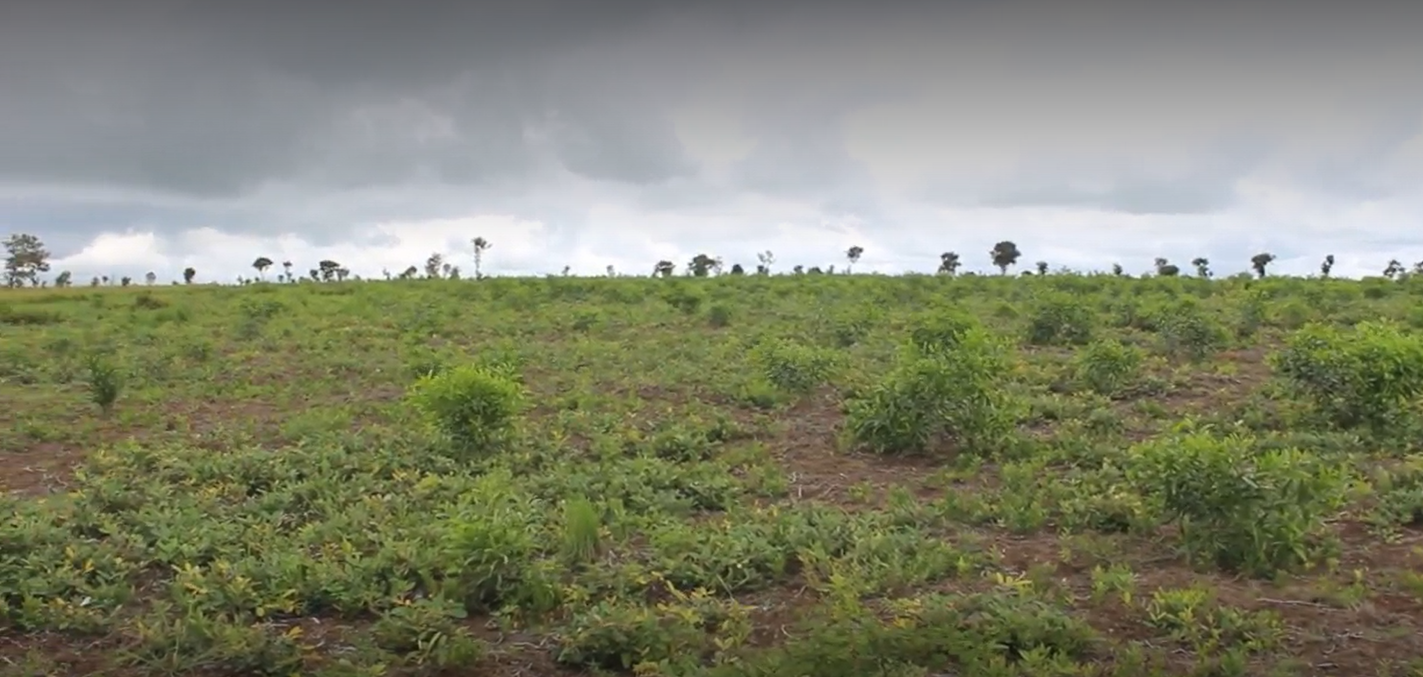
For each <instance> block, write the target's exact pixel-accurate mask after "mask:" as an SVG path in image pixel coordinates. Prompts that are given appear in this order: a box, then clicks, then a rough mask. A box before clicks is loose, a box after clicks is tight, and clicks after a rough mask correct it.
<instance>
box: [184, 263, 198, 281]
mask: <svg viewBox="0 0 1423 677" xmlns="http://www.w3.org/2000/svg"><path fill="white" fill-rule="evenodd" d="M197 276H198V271H197V270H194V269H193V267H192V266H188V267H187V268H184V269H183V284H192V283H193V278H195V277H197Z"/></svg>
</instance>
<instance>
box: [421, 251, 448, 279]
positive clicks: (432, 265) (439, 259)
mask: <svg viewBox="0 0 1423 677" xmlns="http://www.w3.org/2000/svg"><path fill="white" fill-rule="evenodd" d="M444 262H445V257H443V256H440V253H439V252H435V253H433V254H431V255H430V258H428V259H425V277H426V278H429V279H431V280H438V279H440V264H442V263H444Z"/></svg>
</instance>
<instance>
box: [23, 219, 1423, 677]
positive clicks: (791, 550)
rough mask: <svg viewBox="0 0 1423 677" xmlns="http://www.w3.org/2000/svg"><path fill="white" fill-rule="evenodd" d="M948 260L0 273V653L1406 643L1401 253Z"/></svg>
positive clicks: (718, 659) (232, 669) (791, 664)
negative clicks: (577, 269)
mask: <svg viewBox="0 0 1423 677" xmlns="http://www.w3.org/2000/svg"><path fill="white" fill-rule="evenodd" d="M1006 244H1011V243H1006ZM1000 249H1002V251H1000V252H998V254H1000V255H1001V256H999V258H1001V259H1002V261H1001V263H1003V264H1004V265H1003V268H1004V269H1005V270H1006V268H1007V267H1008V266H1009V265H1012V264H1011V262H1010V261H1009V259H1016V256H1010V255H1014V254H1016V253H1017V252H1016V247H1013V248H1012V249H1013V251H1008V247H1001V248H1000ZM481 251H482V250H481ZM957 261H958V257H957V255H955V256H954V257H953V259H952V262H953V264H954V265H952V266H949V265H948V264H949V262H950V259H949V258H947V257H946V258H945V265H946V266H948V267H949V268H950V269H949V270H947V271H945V273H946V274H942V275H933V276H931V275H909V276H900V277H887V276H878V275H859V274H856V275H843V274H835V275H809V274H806V275H757V274H749V275H729V274H728V275H708V276H706V277H700V276H685V277H684V276H672V277H666V278H664V277H641V278H631V277H609V278H579V277H550V278H542V279H530V278H499V277H494V278H484V279H479V278H478V277H476V278H474V279H463V280H459V279H448V276H447V277H446V278H445V279H438V278H436V279H419V278H417V277H413V276H412V277H411V278H409V279H397V280H393V281H389V282H384V281H382V282H369V281H356V280H345V281H342V279H341V278H344V277H345V276H344V275H337V274H336V273H334V272H333V273H332V274H331V276H330V277H331V278H333V279H331V281H329V282H325V283H304V284H276V283H271V282H266V283H263V282H254V283H252V284H247V285H245V286H213V285H203V284H196V285H176V286H170V285H158V286H153V287H146V286H137V285H134V286H128V287H123V286H117V285H114V286H97V287H85V286H83V285H80V286H78V287H67V286H61V287H58V288H55V287H50V288H32V287H26V288H21V289H12V290H8V291H0V403H3V404H0V675H3V676H5V677H10V676H16V677H18V676H21V675H25V676H31V675H111V676H115V677H128V676H133V677H139V676H144V677H146V676H150V675H274V676H275V675H281V676H286V675H294V674H302V675H320V676H324V677H337V676H342V677H346V676H351V677H354V676H358V675H383V674H395V675H494V676H501V675H507V676H514V675H525V676H531V675H574V674H598V673H602V672H606V673H616V674H637V675H642V676H650V675H679V676H686V677H692V676H705V677H742V676H745V677H752V676H756V677H800V676H804V675H814V676H816V677H862V676H864V675H895V676H897V677H910V676H916V677H928V676H930V675H959V676H963V677H989V676H993V677H997V676H1010V675H1021V676H1024V677H1027V676H1033V677H1052V676H1064V677H1066V676H1069V675H1084V676H1085V675H1102V676H1106V675H1119V676H1121V677H1148V676H1151V675H1201V676H1204V675H1221V676H1227V675H1242V676H1244V675H1259V676H1270V675H1316V674H1317V675H1378V676H1382V675H1417V674H1423V660H1420V657H1423V627H1420V626H1423V573H1420V572H1423V449H1420V442H1423V425H1420V421H1423V417H1420V413H1423V410H1420V404H1419V396H1420V393H1423V331H1420V328H1423V278H1415V277H1411V276H1409V275H1407V274H1402V275H1399V276H1398V277H1397V279H1370V280H1363V281H1357V280H1335V279H1327V278H1312V279H1302V278H1286V277H1277V276H1270V277H1263V275H1264V267H1265V265H1267V264H1268V263H1269V261H1266V260H1263V259H1262V260H1261V261H1260V262H1259V264H1260V265H1259V268H1260V270H1259V271H1258V272H1259V275H1258V276H1252V275H1248V274H1247V275H1243V276H1237V277H1232V278H1227V279H1215V280H1212V279H1209V276H1208V274H1206V273H1201V274H1199V275H1195V276H1190V277H1188V276H1184V275H1174V274H1173V275H1159V276H1152V277H1146V278H1140V279H1136V278H1128V277H1123V276H1114V275H1092V276H1087V275H1075V274H1068V273H1062V274H1046V275H1030V276H1016V275H1015V276H1007V275H988V276H975V275H968V276H963V275H953V274H952V273H953V272H954V269H956V268H957ZM264 263H265V264H267V265H268V266H270V265H273V262H272V261H271V260H270V259H268V260H266V261H264ZM437 263H438V262H437ZM765 265H768V264H763V267H764V266H765ZM1162 265H1163V266H1167V265H1169V264H1168V263H1163V264H1162ZM1194 265H1196V267H1197V268H1198V269H1201V270H1204V269H1206V267H1207V266H1208V262H1204V261H1203V260H1202V262H1198V263H1196V264H1194ZM328 267H330V268H332V270H333V271H334V270H338V268H336V267H331V266H328ZM708 268H715V266H712V265H710V264H708ZM1043 268H1046V266H1043ZM435 269H436V270H437V271H438V270H439V269H440V266H438V265H436V266H435ZM259 272H261V273H264V274H265V266H263V267H259ZM1041 272H1046V271H1045V270H1044V271H1041ZM315 277H322V275H321V271H318V272H317V275H316V276H315ZM185 278H187V279H191V276H187V275H185ZM1256 278H1263V279H1256Z"/></svg>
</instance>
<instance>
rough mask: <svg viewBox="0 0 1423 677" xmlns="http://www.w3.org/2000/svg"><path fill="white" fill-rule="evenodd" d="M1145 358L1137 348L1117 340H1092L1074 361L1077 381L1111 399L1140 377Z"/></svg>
mask: <svg viewBox="0 0 1423 677" xmlns="http://www.w3.org/2000/svg"><path fill="white" fill-rule="evenodd" d="M1144 359H1145V356H1144V355H1143V354H1142V351H1141V349H1140V348H1137V347H1136V346H1130V345H1126V344H1124V343H1122V342H1121V341H1118V340H1116V339H1103V340H1098V341H1093V342H1092V343H1090V344H1088V345H1087V347H1085V348H1083V349H1082V351H1081V352H1079V353H1078V354H1077V356H1076V357H1075V358H1074V359H1073V370H1074V372H1075V373H1076V376H1077V380H1078V381H1080V382H1081V383H1082V384H1083V385H1085V386H1087V387H1088V388H1090V389H1091V390H1092V391H1093V392H1096V393H1098V394H1100V395H1106V396H1108V397H1111V396H1113V395H1117V394H1120V393H1121V392H1122V391H1123V390H1124V389H1126V388H1128V387H1130V386H1131V385H1132V383H1133V382H1135V381H1136V379H1137V378H1138V377H1139V376H1140V375H1141V364H1142V361H1143V360H1144Z"/></svg>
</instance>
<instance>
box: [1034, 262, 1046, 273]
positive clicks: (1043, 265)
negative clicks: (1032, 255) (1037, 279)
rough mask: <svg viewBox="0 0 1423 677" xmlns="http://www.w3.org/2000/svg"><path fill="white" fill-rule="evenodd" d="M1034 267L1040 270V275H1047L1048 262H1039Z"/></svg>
mask: <svg viewBox="0 0 1423 677" xmlns="http://www.w3.org/2000/svg"><path fill="white" fill-rule="evenodd" d="M1034 266H1035V267H1036V268H1037V269H1038V275H1047V261H1038V262H1037V263H1036V264H1034Z"/></svg>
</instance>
